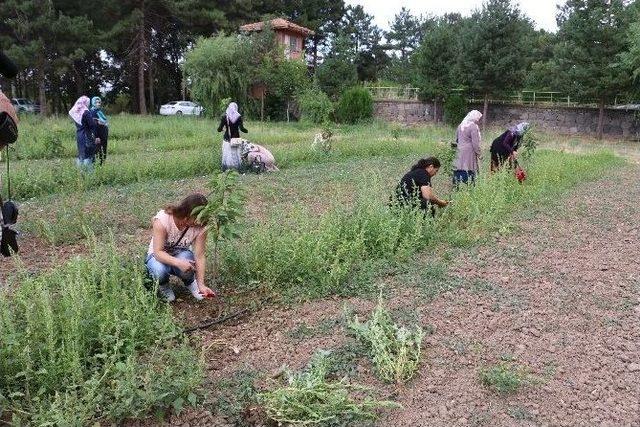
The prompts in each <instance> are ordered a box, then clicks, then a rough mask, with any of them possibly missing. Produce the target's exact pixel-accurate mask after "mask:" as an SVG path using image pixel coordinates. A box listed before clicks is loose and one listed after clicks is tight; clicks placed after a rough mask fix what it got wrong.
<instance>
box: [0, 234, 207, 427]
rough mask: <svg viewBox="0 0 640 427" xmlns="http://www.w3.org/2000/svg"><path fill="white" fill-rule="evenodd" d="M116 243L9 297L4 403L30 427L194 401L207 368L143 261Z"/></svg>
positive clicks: (1, 297) (1, 370)
mask: <svg viewBox="0 0 640 427" xmlns="http://www.w3.org/2000/svg"><path fill="white" fill-rule="evenodd" d="M117 250H118V249H117V248H116V247H115V246H111V245H108V246H107V247H106V248H104V249H100V250H98V249H94V254H93V255H92V257H90V258H77V259H74V260H73V261H71V262H70V263H69V264H68V265H65V266H63V267H59V268H57V269H56V270H54V271H53V272H51V273H49V274H45V275H41V276H38V277H35V278H34V277H23V278H22V280H21V283H20V286H18V287H16V288H14V289H12V290H11V291H8V290H7V289H6V288H5V289H2V290H1V291H0V331H2V334H1V335H0V406H1V407H3V408H4V409H6V410H7V411H8V412H9V413H13V416H14V422H15V423H16V424H19V425H22V424H25V425H27V424H28V425H31V424H33V425H44V424H47V425H91V424H93V422H95V421H98V420H100V419H107V420H111V421H113V422H117V421H119V420H122V419H124V418H127V417H138V416H142V415H144V414H145V413H148V412H149V411H151V410H154V409H163V408H169V407H173V408H174V409H175V410H180V409H181V408H182V407H183V406H184V405H185V404H186V403H190V404H194V403H195V400H196V395H195V394H194V392H195V390H196V389H197V388H198V387H199V384H200V382H201V380H202V375H203V373H202V362H201V361H200V359H199V357H198V355H197V354H195V352H194V351H193V350H192V349H191V348H190V346H189V345H188V343H187V341H186V340H185V339H184V338H182V337H181V332H180V329H179V327H178V325H176V323H175V322H174V321H173V318H172V315H171V310H170V309H169V308H168V306H166V305H163V304H162V303H160V302H159V301H158V298H157V297H156V296H155V293H154V292H152V291H150V290H147V289H145V283H146V274H145V271H144V267H143V266H142V262H141V260H139V259H138V260H130V259H124V258H121V257H120V256H118V255H116V251H117Z"/></svg>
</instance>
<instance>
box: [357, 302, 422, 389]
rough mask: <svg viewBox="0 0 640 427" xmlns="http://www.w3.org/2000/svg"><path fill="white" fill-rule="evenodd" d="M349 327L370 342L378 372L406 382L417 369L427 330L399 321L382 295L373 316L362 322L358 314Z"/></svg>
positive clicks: (362, 339) (392, 381)
mask: <svg viewBox="0 0 640 427" xmlns="http://www.w3.org/2000/svg"><path fill="white" fill-rule="evenodd" d="M348 327H349V329H350V330H351V331H353V333H354V334H355V336H356V337H357V338H358V339H359V340H360V341H361V342H362V343H363V344H364V345H365V346H366V348H367V350H368V353H369V355H370V357H371V360H372V362H373V365H374V366H375V368H376V372H377V373H378V375H379V376H380V378H382V379H383V380H384V381H387V382H391V383H396V384H402V383H404V382H406V381H408V380H410V379H411V378H413V376H414V375H415V374H416V373H417V371H418V367H419V364H420V356H421V348H422V338H423V337H424V332H423V331H422V328H421V327H420V326H415V327H413V328H412V329H410V328H406V327H404V326H398V325H396V324H395V323H394V322H393V320H392V319H391V315H390V313H389V311H388V310H387V309H386V308H385V307H384V305H383V302H382V298H380V299H379V300H378V305H377V306H376V308H375V309H374V310H373V313H372V314H371V319H369V320H368V321H367V322H365V323H361V322H360V321H359V319H358V317H357V316H355V317H354V318H353V319H352V320H351V321H350V322H349V324H348Z"/></svg>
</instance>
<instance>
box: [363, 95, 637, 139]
mask: <svg viewBox="0 0 640 427" xmlns="http://www.w3.org/2000/svg"><path fill="white" fill-rule="evenodd" d="M469 109H470V110H472V109H476V110H480V111H482V105H470V106H469ZM438 113H439V114H438V115H440V112H438ZM375 115H376V117H378V118H381V119H383V120H388V121H395V122H401V123H424V122H432V121H433V105H432V104H424V103H421V102H419V101H376V102H375ZM487 116H488V117H487V119H488V120H489V122H488V123H489V124H491V125H492V126H494V125H495V126H501V127H505V126H508V125H511V124H513V123H514V122H519V121H526V122H529V123H532V124H535V125H536V126H537V127H539V128H542V129H545V130H549V131H554V132H558V133H563V134H577V135H595V133H596V130H597V129H596V128H597V126H598V109H597V108H585V107H530V106H524V105H507V104H490V105H489V111H488V114H487ZM603 132H604V134H605V135H606V136H610V137H617V138H625V139H633V140H640V112H639V111H625V110H617V109H606V110H605V114H604V126H603Z"/></svg>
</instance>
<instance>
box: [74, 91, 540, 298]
mask: <svg viewBox="0 0 640 427" xmlns="http://www.w3.org/2000/svg"><path fill="white" fill-rule="evenodd" d="M83 117H84V116H83ZM88 118H89V117H87V120H88ZM481 118H482V114H481V113H480V112H479V111H476V110H474V111H471V112H470V113H469V114H467V116H466V117H465V118H464V120H463V121H462V123H460V126H458V129H457V131H456V150H457V153H456V159H455V163H454V173H453V180H454V184H455V185H460V184H461V183H473V182H474V181H475V179H476V177H477V174H478V171H479V166H480V156H481V151H480V145H481V135H480V128H479V126H478V123H479V121H480V119H481ZM74 120H75V119H74ZM79 122H80V123H82V122H83V120H80V121H79ZM79 122H78V121H76V123H79ZM80 123H79V130H78V132H80V126H81V124H80ZM87 125H89V124H88V123H87ZM528 127H529V125H528V124H527V123H520V124H519V125H517V126H515V127H513V128H510V129H507V130H506V131H505V132H504V133H503V134H502V135H501V136H500V137H498V138H496V140H495V141H494V142H493V144H492V145H491V170H492V171H495V170H497V169H499V168H500V167H501V166H502V165H503V164H505V163H506V162H514V161H515V159H516V156H517V150H518V146H519V144H520V140H521V138H522V136H523V135H524V133H525V131H526V130H527V128H528ZM223 130H224V137H223V142H222V168H223V170H225V169H237V168H239V166H240V164H241V151H240V145H239V144H235V143H234V142H235V140H236V139H238V138H239V137H240V131H242V132H247V130H246V129H245V128H244V124H243V121H242V116H241V115H240V114H239V113H238V106H237V104H235V103H231V104H229V107H228V108H227V110H226V112H225V114H224V115H223V116H222V117H221V119H220V125H219V126H218V132H222V131H223ZM440 167H441V164H440V160H438V159H437V158H435V157H428V158H425V159H420V160H419V161H418V162H417V163H416V164H415V165H414V166H413V167H412V168H411V170H410V171H409V172H408V173H406V174H405V175H404V176H403V177H402V179H401V180H400V182H399V184H398V186H397V188H396V200H397V201H398V202H399V203H398V204H399V205H401V206H411V207H417V208H420V209H423V210H425V211H427V212H431V214H435V207H436V206H438V207H445V206H447V205H448V204H449V203H450V202H448V201H446V200H443V199H440V198H439V197H438V196H437V195H436V194H435V193H434V191H433V189H432V185H431V178H433V177H434V176H435V175H436V174H437V173H438V171H439V170H440ZM206 204H207V199H206V197H205V196H203V195H202V194H192V195H190V196H188V197H186V198H185V199H184V200H182V202H180V203H179V204H177V205H169V206H167V207H166V208H164V209H162V210H160V211H159V212H158V213H157V214H156V215H155V216H154V217H153V220H152V225H153V237H152V239H151V242H150V244H149V247H148V250H147V254H146V261H145V264H146V266H147V271H148V272H149V275H150V277H151V278H152V279H153V280H154V281H156V282H157V283H158V285H159V288H158V290H159V293H160V296H161V297H162V298H163V299H164V300H166V301H169V302H171V301H174V300H175V298H176V297H175V293H174V291H173V289H172V288H171V285H170V284H169V279H170V277H171V276H176V277H177V278H179V279H180V280H181V281H182V282H183V283H184V285H185V287H186V288H187V290H188V291H189V292H190V293H191V295H192V296H193V297H194V298H195V299H197V300H201V299H203V298H206V297H213V296H215V293H214V292H213V291H212V290H211V289H210V288H208V287H207V286H206V285H205V265H206V260H205V245H206V241H207V231H206V228H205V226H204V225H203V224H199V223H198V221H197V220H196V216H195V215H194V214H193V212H194V210H195V209H196V208H197V207H199V206H204V205H206Z"/></svg>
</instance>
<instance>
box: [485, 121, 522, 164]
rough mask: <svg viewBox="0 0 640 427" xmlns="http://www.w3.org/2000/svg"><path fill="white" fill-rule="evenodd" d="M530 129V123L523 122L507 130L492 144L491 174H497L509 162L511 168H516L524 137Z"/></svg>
mask: <svg viewBox="0 0 640 427" xmlns="http://www.w3.org/2000/svg"><path fill="white" fill-rule="evenodd" d="M528 129H529V123H527V122H522V123H518V124H517V125H515V126H513V127H511V128H509V129H507V130H506V131H504V132H503V133H502V135H500V136H499V137H497V138H496V139H494V140H493V143H492V144H491V149H490V152H491V172H496V171H498V170H499V169H500V168H502V166H504V164H505V163H507V162H508V164H509V167H510V168H514V167H515V166H516V162H517V157H518V148H519V147H520V143H521V142H522V137H523V136H524V134H525V133H526V132H527V130H528Z"/></svg>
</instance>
